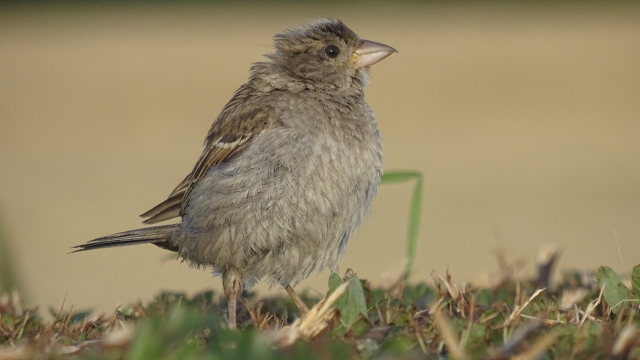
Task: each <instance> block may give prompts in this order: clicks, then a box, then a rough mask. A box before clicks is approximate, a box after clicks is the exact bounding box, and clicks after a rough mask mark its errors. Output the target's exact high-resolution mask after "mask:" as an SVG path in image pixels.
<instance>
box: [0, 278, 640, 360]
mask: <svg viewBox="0 0 640 360" xmlns="http://www.w3.org/2000/svg"><path fill="white" fill-rule="evenodd" d="M638 269H640V266H638V267H636V268H635V269H634V274H635V273H636V272H637V271H640V270H638ZM565 273H566V274H567V275H566V276H565V277H564V278H565V279H566V281H563V282H561V283H559V284H557V285H556V286H554V287H553V288H552V289H544V290H543V289H539V288H538V287H537V285H536V284H535V282H534V281H532V280H529V279H522V278H520V279H515V278H510V277H507V278H502V277H500V276H503V275H496V277H494V278H493V280H499V281H495V282H490V283H488V284H477V285H474V286H472V287H470V288H467V289H462V287H460V286H458V285H456V284H455V283H454V282H453V281H452V280H451V278H450V276H448V275H447V276H443V277H441V276H435V277H434V278H435V279H436V280H434V282H433V283H418V284H410V283H406V282H405V281H404V280H400V281H398V282H396V283H395V284H392V285H389V286H388V287H372V286H371V284H369V283H368V282H367V281H363V280H359V279H358V277H357V275H355V274H353V273H351V272H349V273H348V276H347V277H346V278H345V279H344V280H345V281H346V284H345V285H344V286H341V284H342V282H343V279H341V278H340V277H339V276H338V275H337V274H332V275H331V278H330V280H329V282H330V287H331V290H335V289H338V290H341V291H344V292H343V293H342V295H340V296H337V297H336V299H337V300H335V302H333V303H332V306H325V307H326V308H327V309H328V311H326V312H325V313H319V312H318V310H319V309H320V308H322V307H323V305H326V303H324V302H323V301H321V299H318V298H314V297H309V296H308V294H303V299H305V301H307V303H309V304H311V303H314V304H316V306H315V307H314V308H313V309H312V310H311V312H310V313H309V314H307V315H306V316H305V317H304V318H303V319H299V317H298V313H297V310H296V308H295V306H294V305H293V303H292V302H291V301H290V299H289V298H287V297H286V295H283V297H275V298H264V299H260V298H257V296H256V294H255V293H247V294H245V301H244V304H243V306H241V307H240V309H239V314H238V320H239V330H237V331H233V330H229V329H228V328H227V326H226V320H225V315H226V313H225V311H226V302H225V300H224V298H223V296H222V295H221V294H217V293H215V292H213V291H207V292H203V293H200V294H197V295H195V296H191V297H189V296H186V295H185V294H184V293H172V292H164V293H161V294H159V295H158V296H157V297H156V298H155V299H152V300H150V301H149V302H147V303H146V304H141V303H139V304H130V305H128V306H126V307H124V308H121V309H117V310H116V312H115V314H113V315H109V316H100V315H96V314H91V313H89V312H79V311H76V310H75V307H70V308H68V309H66V310H65V311H57V312H55V320H53V321H45V320H43V318H42V317H40V316H39V315H38V311H37V309H30V310H26V311H22V310H19V309H20V306H19V305H18V304H14V303H12V302H11V301H10V300H8V299H7V298H5V299H4V300H2V302H0V314H1V317H0V358H9V357H11V358H16V359H21V358H24V359H29V358H33V357H35V356H44V358H62V357H65V356H66V355H71V354H74V358H76V359H93V358H101V359H258V360H260V359H265V360H271V359H282V358H287V359H413V358H415V359H446V358H451V359H510V358H512V357H514V356H518V357H519V358H522V359H570V358H571V359H595V358H615V359H636V358H638V357H639V356H640V343H639V341H638V338H639V337H640V330H639V329H640V317H639V314H638V302H637V301H635V300H633V298H632V295H631V294H633V293H632V292H631V291H629V289H628V288H626V287H625V289H627V292H626V298H625V299H624V300H626V301H625V302H624V303H625V304H627V306H625V307H619V308H618V310H617V311H616V312H614V311H610V310H611V309H612V306H614V305H613V304H612V302H613V301H615V300H614V299H618V297H619V296H620V295H621V291H618V292H617V293H616V294H615V295H614V297H611V296H610V295H607V291H606V288H607V287H608V286H609V282H617V281H618V280H619V278H618V277H617V275H615V274H613V275H612V274H611V273H608V272H607V274H606V275H607V276H606V277H603V276H602V275H599V276H598V279H599V280H600V281H599V282H597V281H595V277H596V275H595V273H594V274H591V275H589V276H586V277H585V276H584V274H582V276H580V277H579V278H581V279H582V280H580V281H578V282H576V281H574V280H575V279H576V278H577V275H578V274H579V273H578V272H565ZM602 273H603V270H601V271H600V274H602ZM498 277H499V278H498ZM598 283H600V284H602V285H600V286H599V285H596V284H598ZM605 283H606V285H605ZM601 286H602V287H604V289H605V290H604V291H602V287H601ZM623 286H624V285H623ZM618 290H624V289H620V288H618ZM607 297H608V298H607ZM325 301H329V300H325ZM317 314H320V315H317ZM309 319H311V320H309ZM9 355H11V356H9Z"/></svg>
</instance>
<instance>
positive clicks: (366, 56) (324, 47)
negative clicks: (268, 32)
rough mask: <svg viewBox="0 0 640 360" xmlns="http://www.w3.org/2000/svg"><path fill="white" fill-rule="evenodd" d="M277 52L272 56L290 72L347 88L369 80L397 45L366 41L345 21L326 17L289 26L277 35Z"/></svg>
mask: <svg viewBox="0 0 640 360" xmlns="http://www.w3.org/2000/svg"><path fill="white" fill-rule="evenodd" d="M274 44H275V49H276V52H275V53H274V54H270V55H269V58H271V59H272V60H274V61H275V62H277V63H278V64H280V65H282V66H284V68H285V69H286V71H287V72H289V73H290V74H291V75H293V76H294V77H296V78H299V79H301V80H303V81H308V82H310V83H313V84H317V85H320V84H322V85H325V86H329V87H336V88H343V87H349V86H351V85H352V84H353V83H354V81H355V82H356V83H359V84H360V85H362V86H363V85H364V82H366V74H367V70H366V69H368V67H369V66H371V65H373V64H375V63H377V62H378V61H380V60H382V59H384V58H386V57H387V56H389V55H391V54H392V53H394V52H397V51H396V50H395V49H394V48H392V47H390V46H387V45H384V44H380V43H377V42H374V41H369V40H363V39H360V37H358V35H356V33H354V32H353V31H352V30H351V29H349V28H348V27H347V26H346V25H345V24H344V23H342V21H340V20H336V19H322V20H316V21H313V22H311V23H309V24H307V25H304V26H301V27H297V28H292V29H287V30H285V31H284V32H283V33H281V34H277V35H276V36H275V37H274Z"/></svg>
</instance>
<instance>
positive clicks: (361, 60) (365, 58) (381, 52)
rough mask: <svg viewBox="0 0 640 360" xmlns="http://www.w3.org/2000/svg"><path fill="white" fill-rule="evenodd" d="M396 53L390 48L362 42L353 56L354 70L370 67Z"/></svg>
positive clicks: (370, 42) (368, 41)
mask: <svg viewBox="0 0 640 360" xmlns="http://www.w3.org/2000/svg"><path fill="white" fill-rule="evenodd" d="M394 52H395V53H397V52H398V51H397V50H396V49H394V48H392V47H391V46H387V45H385V44H380V43H377V42H375V41H370V40H362V43H361V44H360V46H358V48H357V49H356V51H355V52H354V54H353V61H354V62H355V66H356V69H358V68H361V67H365V66H371V65H373V64H375V63H377V62H378V61H380V60H382V59H384V58H386V57H387V56H389V55H391V54H393V53H394Z"/></svg>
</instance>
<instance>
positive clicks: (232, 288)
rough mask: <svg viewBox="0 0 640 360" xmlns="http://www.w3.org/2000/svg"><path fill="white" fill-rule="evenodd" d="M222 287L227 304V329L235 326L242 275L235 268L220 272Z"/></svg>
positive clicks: (233, 328)
mask: <svg viewBox="0 0 640 360" xmlns="http://www.w3.org/2000/svg"><path fill="white" fill-rule="evenodd" d="M222 288H223V289H224V295H225V296H226V297H227V303H228V304H229V329H232V330H235V328H236V305H237V302H238V298H239V297H240V295H241V294H242V276H240V271H238V270H237V269H236V268H229V269H227V270H226V271H224V272H223V274H222Z"/></svg>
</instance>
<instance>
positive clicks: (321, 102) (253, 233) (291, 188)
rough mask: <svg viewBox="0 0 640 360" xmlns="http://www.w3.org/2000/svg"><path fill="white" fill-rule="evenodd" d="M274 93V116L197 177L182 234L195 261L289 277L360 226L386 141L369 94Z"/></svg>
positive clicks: (184, 248)
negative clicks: (349, 99)
mask: <svg viewBox="0 0 640 360" xmlns="http://www.w3.org/2000/svg"><path fill="white" fill-rule="evenodd" d="M272 100H273V102H272V103H273V104H275V106H274V109H275V110H274V111H273V114H272V116H273V118H272V125H271V126H270V127H269V128H268V129H267V130H266V131H264V132H263V133H261V134H260V135H258V136H256V137H255V138H254V139H252V140H251V141H252V142H251V144H249V146H248V147H247V148H246V150H245V151H243V152H242V153H241V154H239V155H238V156H237V157H235V158H234V159H233V160H231V161H229V162H227V163H224V164H221V165H218V166H215V167H214V168H212V169H210V170H209V172H208V173H207V175H206V176H205V177H204V178H203V179H201V180H200V181H199V182H198V183H197V184H196V186H195V187H194V189H193V191H192V193H191V194H190V200H189V207H188V209H187V213H186V214H185V216H184V218H183V223H182V225H181V232H182V236H179V237H178V238H177V239H176V240H177V243H178V245H179V247H180V248H181V254H182V255H183V256H184V257H185V258H186V259H187V260H189V261H190V262H191V263H192V264H194V265H208V266H213V267H214V268H223V267H226V266H229V265H232V266H238V267H240V268H245V270H246V271H245V272H246V274H245V275H246V276H251V277H255V278H258V279H259V278H262V277H263V276H267V277H272V279H273V280H274V281H278V282H280V283H289V282H297V281H299V280H301V279H303V278H306V277H307V276H308V275H309V273H310V272H312V271H314V270H321V269H322V268H324V267H325V266H326V265H327V261H328V259H329V257H330V256H331V254H332V253H333V252H334V251H335V250H337V248H338V246H339V244H340V242H341V241H343V239H346V238H348V235H349V234H350V233H351V232H352V231H353V230H354V229H355V228H356V227H357V226H358V224H359V222H360V218H361V216H362V214H363V212H367V211H368V210H369V208H370V206H371V203H372V201H373V197H374V196H375V192H376V189H377V186H378V182H379V178H380V174H381V157H382V149H381V143H380V136H379V132H378V129H377V126H376V124H375V121H374V119H373V113H372V111H371V109H370V108H369V106H368V105H367V104H366V103H365V102H364V99H362V98H359V99H358V101H354V102H353V103H352V104H349V105H348V106H345V104H338V103H336V102H333V101H331V100H330V99H329V98H325V99H323V98H322V96H320V97H318V96H313V97H304V96H301V95H300V94H292V93H287V92H280V93H279V94H278V95H277V97H274V98H273V99H272ZM196 198H197V199H196ZM343 245H345V244H343ZM342 248H343V247H342ZM274 262H275V263H276V264H272V263H274ZM278 263H279V264H278ZM286 269H291V271H289V270H287V271H285V270H286Z"/></svg>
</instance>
